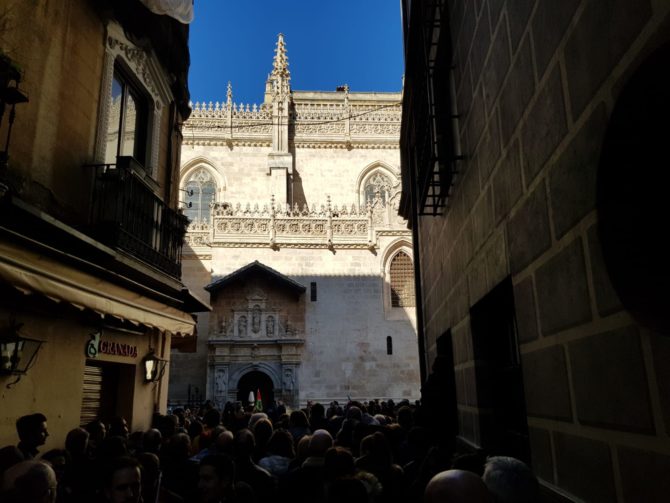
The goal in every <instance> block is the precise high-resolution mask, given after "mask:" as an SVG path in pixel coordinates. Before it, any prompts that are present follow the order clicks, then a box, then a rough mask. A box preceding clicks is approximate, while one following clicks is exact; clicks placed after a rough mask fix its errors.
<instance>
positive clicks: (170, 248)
mask: <svg viewBox="0 0 670 503" xmlns="http://www.w3.org/2000/svg"><path fill="white" fill-rule="evenodd" d="M87 168H92V169H93V170H94V173H95V174H94V185H93V204H92V214H91V222H92V225H93V234H94V237H95V238H96V239H98V240H99V241H100V242H102V243H104V244H106V245H108V246H110V247H112V248H115V249H118V250H122V251H124V252H126V253H128V254H130V255H132V256H133V257H135V258H137V259H139V260H141V261H143V262H145V263H146V264H148V265H150V266H153V267H155V268H156V269H159V270H160V271H162V272H164V273H166V274H168V275H170V276H172V277H174V278H179V277H180V276H181V253H182V245H183V243H184V235H185V234H186V227H187V225H188V219H187V218H186V217H185V216H184V215H182V214H181V213H179V212H177V211H175V210H173V209H172V208H170V207H168V206H167V205H166V204H165V203H164V202H163V201H162V200H161V199H160V198H159V197H158V196H157V195H156V194H155V193H154V190H153V189H152V188H151V187H150V186H149V184H148V182H147V181H145V180H144V168H143V167H142V166H141V165H140V164H139V163H138V162H137V161H136V160H135V159H133V158H132V157H119V158H118V159H117V164H97V165H92V166H87Z"/></svg>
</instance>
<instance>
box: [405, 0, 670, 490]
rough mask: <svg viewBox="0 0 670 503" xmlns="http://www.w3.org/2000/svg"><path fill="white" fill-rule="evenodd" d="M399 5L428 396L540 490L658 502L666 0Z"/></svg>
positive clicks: (663, 428)
mask: <svg viewBox="0 0 670 503" xmlns="http://www.w3.org/2000/svg"><path fill="white" fill-rule="evenodd" d="M403 8H404V16H403V18H404V23H405V26H404V33H405V56H406V57H405V61H406V65H407V68H406V77H405V90H404V100H403V106H404V109H403V124H402V133H401V151H402V172H403V182H404V183H403V196H402V200H401V214H403V215H405V216H406V217H407V218H408V219H410V221H411V226H412V230H413V237H414V244H415V255H414V258H415V264H416V266H417V269H418V270H419V271H420V272H419V273H418V274H417V277H418V282H417V284H418V288H417V299H418V303H419V306H420V309H419V313H420V315H419V316H418V319H417V326H418V333H419V339H420V344H421V346H422V348H421V360H422V367H423V369H424V372H423V376H422V377H423V378H424V380H426V379H427V381H428V382H427V385H426V386H425V387H424V391H425V393H426V395H429V396H432V394H433V393H434V391H435V390H434V389H433V388H437V390H438V392H439V393H441V394H442V395H443V396H444V395H451V396H453V407H452V409H451V410H450V411H446V413H447V415H446V416H443V417H444V418H445V421H452V420H454V423H455V425H456V432H457V434H458V436H459V439H460V440H461V443H462V444H463V445H469V446H470V447H472V448H481V449H483V450H484V451H485V452H486V453H489V454H490V453H506V454H511V455H514V456H518V457H521V458H523V459H525V460H527V461H529V462H530V463H531V465H532V467H533V469H534V471H535V473H536V474H537V475H538V477H539V478H540V480H541V484H542V487H543V490H544V491H545V493H547V495H549V494H551V495H553V497H552V498H551V499H548V500H547V501H560V500H563V499H566V500H576V501H590V502H596V501H598V502H601V501H602V502H614V501H617V502H639V501H645V502H651V501H654V502H656V501H659V502H660V501H666V500H667V498H668V490H669V489H668V487H669V486H668V478H667V473H668V471H669V470H670V442H669V440H668V439H669V435H670V375H669V374H668V369H669V368H670V367H669V366H668V361H669V360H670V338H668V333H669V332H670V321H669V317H668V310H667V305H668V302H667V301H668V284H669V283H670V273H669V266H668V264H669V262H668V256H667V253H666V250H667V245H665V244H664V242H665V236H663V234H664V232H663V229H664V228H666V227H667V225H666V223H665V220H666V218H667V215H668V209H667V194H666V192H667V191H666V189H667V183H665V182H666V180H667V174H665V173H664V172H665V170H664V169H663V168H661V166H667V164H668V152H669V151H668V148H667V138H668V137H669V134H670V128H669V126H668V117H669V116H670V77H669V75H670V74H669V73H668V67H669V64H670V45H669V41H670V29H669V27H670V3H669V2H654V1H650V0H638V1H629V0H613V1H601V0H569V1H555V0H529V1H517V0H507V1H504V0H484V1H480V2H471V1H463V0H454V1H436V2H422V1H413V2H410V1H405V2H403ZM429 91H430V92H429ZM443 412H445V411H443Z"/></svg>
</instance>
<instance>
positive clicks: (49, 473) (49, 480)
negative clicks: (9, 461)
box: [2, 460, 57, 503]
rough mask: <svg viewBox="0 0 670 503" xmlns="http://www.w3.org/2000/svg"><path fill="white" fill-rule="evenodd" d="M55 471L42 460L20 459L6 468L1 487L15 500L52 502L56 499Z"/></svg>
mask: <svg viewBox="0 0 670 503" xmlns="http://www.w3.org/2000/svg"><path fill="white" fill-rule="evenodd" d="M56 487H57V482H56V473H55V472H54V470H53V468H51V466H49V465H48V464H47V463H45V462H43V461H34V460H30V461H21V462H20V463H18V464H16V465H14V466H12V467H11V468H9V469H7V471H6V472H5V474H4V477H3V484H2V489H3V490H4V491H7V494H9V495H11V497H10V501H13V500H12V499H11V498H14V500H15V501H22V502H26V503H28V502H30V503H52V502H54V501H56Z"/></svg>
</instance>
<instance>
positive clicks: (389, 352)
mask: <svg viewBox="0 0 670 503" xmlns="http://www.w3.org/2000/svg"><path fill="white" fill-rule="evenodd" d="M386 354H387V355H392V354H393V338H392V337H391V336H390V335H389V336H387V337H386Z"/></svg>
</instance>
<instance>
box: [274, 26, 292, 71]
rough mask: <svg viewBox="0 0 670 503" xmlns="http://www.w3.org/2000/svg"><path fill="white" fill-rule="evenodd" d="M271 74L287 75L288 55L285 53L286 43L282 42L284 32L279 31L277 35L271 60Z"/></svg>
mask: <svg viewBox="0 0 670 503" xmlns="http://www.w3.org/2000/svg"><path fill="white" fill-rule="evenodd" d="M272 75H273V76H279V75H281V76H284V77H289V76H290V73H289V70H288V56H287V55H286V44H285V43H284V34H283V33H280V34H279V35H278V36H277V48H276V49H275V56H274V60H273V62H272Z"/></svg>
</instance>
